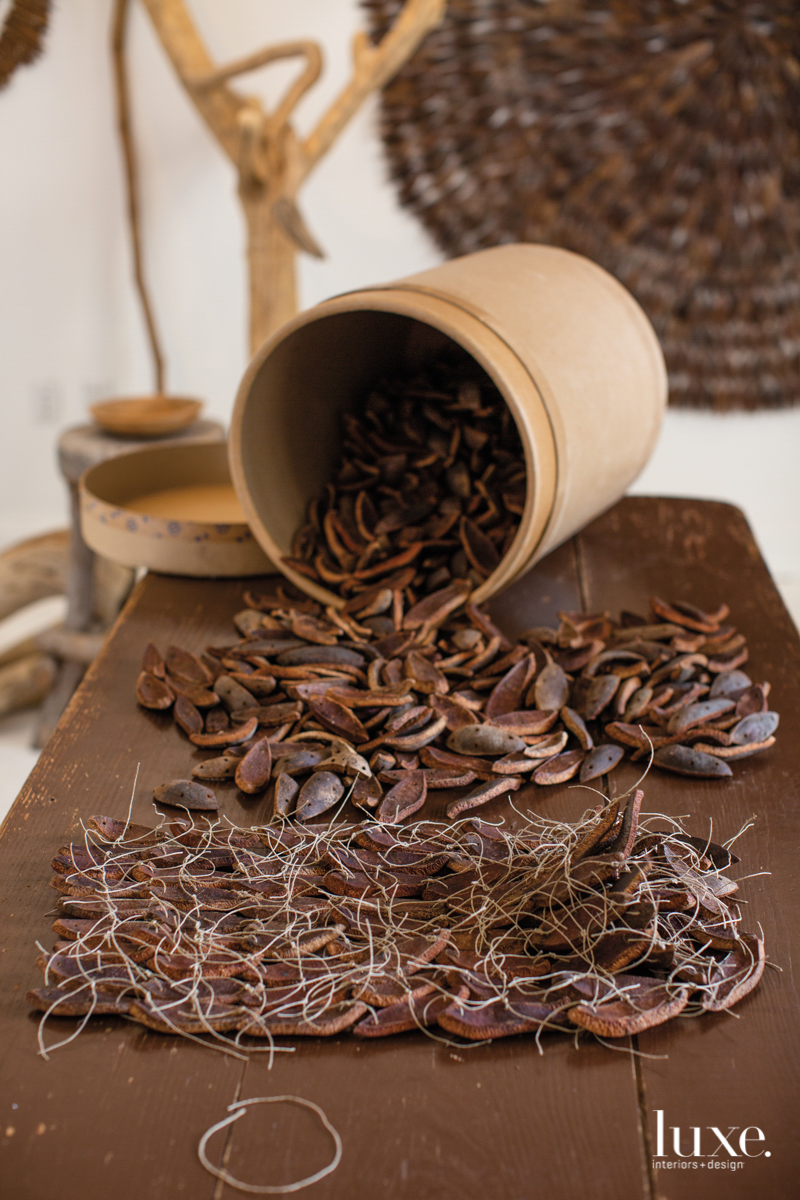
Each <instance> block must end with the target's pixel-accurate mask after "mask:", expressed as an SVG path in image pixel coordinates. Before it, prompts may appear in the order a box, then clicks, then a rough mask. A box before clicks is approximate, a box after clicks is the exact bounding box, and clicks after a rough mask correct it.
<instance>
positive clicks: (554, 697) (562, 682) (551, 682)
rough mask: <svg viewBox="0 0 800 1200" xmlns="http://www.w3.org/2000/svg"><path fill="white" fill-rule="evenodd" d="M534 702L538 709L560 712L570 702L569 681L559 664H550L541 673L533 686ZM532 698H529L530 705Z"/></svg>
mask: <svg viewBox="0 0 800 1200" xmlns="http://www.w3.org/2000/svg"><path fill="white" fill-rule="evenodd" d="M533 700H534V702H535V704H536V707H537V708H539V709H545V710H548V711H556V712H558V711H559V710H560V709H562V708H563V707H564V706H565V704H566V703H567V701H568V700H569V680H568V679H567V677H566V675H565V674H564V672H563V670H562V669H561V667H559V665H558V663H555V662H549V663H548V664H547V666H546V667H545V668H544V669H543V670H542V671H540V672H539V675H538V676H537V679H536V682H535V684H534V686H533ZM530 702H531V697H530V696H528V703H529V704H530Z"/></svg>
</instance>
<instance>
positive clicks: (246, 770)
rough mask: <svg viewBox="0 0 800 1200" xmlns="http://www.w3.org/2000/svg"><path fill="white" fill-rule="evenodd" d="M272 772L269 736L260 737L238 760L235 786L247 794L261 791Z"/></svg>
mask: <svg viewBox="0 0 800 1200" xmlns="http://www.w3.org/2000/svg"><path fill="white" fill-rule="evenodd" d="M271 774H272V748H271V746H270V744H269V738H266V737H263V738H260V739H259V740H258V741H257V742H256V743H255V744H254V745H253V746H251V748H250V749H249V750H248V751H247V754H245V756H244V758H241V759H240V760H239V765H238V767H237V768H236V786H237V787H238V788H239V789H240V791H242V792H246V793H247V795H248V796H253V795H255V794H256V793H257V792H263V790H264V788H265V787H266V786H267V784H268V783H269V778H270V775H271Z"/></svg>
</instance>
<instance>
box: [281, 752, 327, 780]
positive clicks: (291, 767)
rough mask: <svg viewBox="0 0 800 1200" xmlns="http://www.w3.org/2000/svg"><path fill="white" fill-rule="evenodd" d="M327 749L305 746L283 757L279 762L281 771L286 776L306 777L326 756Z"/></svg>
mask: <svg viewBox="0 0 800 1200" xmlns="http://www.w3.org/2000/svg"><path fill="white" fill-rule="evenodd" d="M327 752H328V751H327V747H325V749H323V748H322V747H321V746H307V747H304V748H303V749H298V750H295V751H293V752H292V753H291V754H287V755H285V756H283V757H282V758H281V760H280V766H281V770H282V771H283V772H284V773H285V774H286V775H306V774H307V773H308V772H309V771H314V770H316V768H317V767H318V766H319V764H320V763H321V762H322V760H323V759H324V758H325V756H326V755H327Z"/></svg>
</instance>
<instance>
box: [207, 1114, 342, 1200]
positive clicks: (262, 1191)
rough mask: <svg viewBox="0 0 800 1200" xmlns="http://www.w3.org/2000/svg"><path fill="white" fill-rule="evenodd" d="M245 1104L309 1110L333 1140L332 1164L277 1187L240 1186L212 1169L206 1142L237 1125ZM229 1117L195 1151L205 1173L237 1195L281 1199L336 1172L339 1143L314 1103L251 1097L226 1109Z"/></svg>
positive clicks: (338, 1158) (328, 1123) (236, 1180)
mask: <svg viewBox="0 0 800 1200" xmlns="http://www.w3.org/2000/svg"><path fill="white" fill-rule="evenodd" d="M248 1104H298V1105H300V1107H301V1108H310V1109H311V1111H312V1112H314V1113H316V1114H317V1116H318V1117H319V1119H320V1121H321V1122H322V1124H323V1125H324V1126H325V1128H326V1129H327V1131H328V1133H329V1134H330V1135H331V1137H332V1138H333V1143H334V1146H335V1147H336V1150H335V1153H334V1156H333V1158H332V1159H331V1161H330V1162H329V1163H328V1165H327V1166H326V1167H323V1168H322V1169H321V1170H320V1171H317V1172H316V1173H315V1174H314V1175H309V1176H308V1177H307V1178H306V1179H300V1180H298V1181H297V1182H296V1183H280V1184H258V1183H242V1181H241V1180H239V1179H236V1178H234V1176H233V1175H231V1174H230V1172H228V1171H226V1170H225V1168H224V1167H215V1166H214V1164H213V1163H211V1162H209V1160H208V1156H207V1154H206V1146H207V1145H208V1141H209V1138H211V1137H213V1136H214V1134H215V1133H218V1132H219V1131H220V1129H225V1127H226V1126H227V1125H232V1124H233V1122H234V1121H238V1119H239V1117H243V1116H244V1115H245V1113H246V1112H247V1106H248ZM228 1112H229V1113H230V1114H231V1115H230V1116H229V1117H224V1118H223V1120H221V1121H217V1123H216V1125H212V1126H211V1128H210V1129H207V1130H206V1132H205V1133H204V1134H203V1136H202V1137H201V1139H200V1144H199V1146H198V1147H197V1157H198V1158H199V1159H200V1162H201V1163H202V1164H203V1166H204V1167H205V1169H206V1170H207V1171H210V1173H211V1174H212V1175H216V1176H217V1178H218V1179H222V1180H224V1182H225V1183H227V1184H228V1185H229V1186H230V1187H232V1188H238V1190H239V1191H240V1192H251V1193H254V1194H256V1195H259V1196H265V1195H280V1194H285V1193H286V1192H298V1191H299V1190H300V1189H301V1188H304V1187H309V1186H310V1185H311V1184H312V1183H317V1181H318V1180H320V1179H324V1178H325V1176H326V1175H330V1173H331V1172H332V1171H335V1170H336V1168H337V1167H338V1165H339V1163H340V1161H341V1158H342V1139H341V1137H340V1136H339V1134H338V1132H337V1130H336V1129H334V1127H333V1125H331V1123H330V1121H329V1120H328V1118H327V1117H326V1115H325V1113H324V1112H323V1111H322V1109H321V1108H320V1107H319V1105H318V1104H314V1102H313V1100H304V1099H303V1097H302V1096H251V1097H250V1098H249V1100H237V1101H235V1103H233V1104H229V1105H228Z"/></svg>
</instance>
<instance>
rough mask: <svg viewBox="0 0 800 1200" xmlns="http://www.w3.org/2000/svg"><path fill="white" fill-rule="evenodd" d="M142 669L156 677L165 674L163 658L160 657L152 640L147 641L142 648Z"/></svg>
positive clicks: (161, 676) (161, 677)
mask: <svg viewBox="0 0 800 1200" xmlns="http://www.w3.org/2000/svg"><path fill="white" fill-rule="evenodd" d="M142 670H143V671H145V672H146V673H147V674H148V675H155V676H156V678H157V679H163V678H164V676H165V675H166V670H167V669H166V666H165V664H164V659H163V658H162V657H161V653H160V651H159V649H158V646H156V645H155V643H153V642H148V643H147V645H146V646H145V648H144V654H143V655H142Z"/></svg>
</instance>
